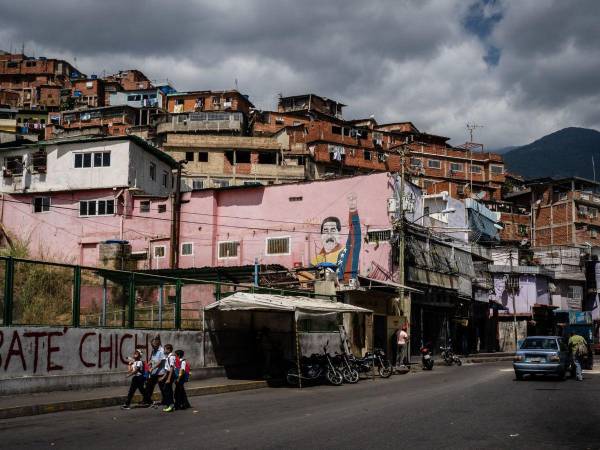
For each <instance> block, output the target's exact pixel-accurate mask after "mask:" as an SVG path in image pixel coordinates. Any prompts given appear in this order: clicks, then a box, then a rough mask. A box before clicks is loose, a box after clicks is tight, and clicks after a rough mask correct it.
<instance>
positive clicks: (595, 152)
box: [503, 127, 600, 179]
mask: <svg viewBox="0 0 600 450" xmlns="http://www.w3.org/2000/svg"><path fill="white" fill-rule="evenodd" d="M503 157H504V163H505V165H506V169H507V170H508V171H509V172H510V173H514V174H517V175H521V176H523V177H525V178H526V179H530V178H540V177H561V178H562V177H571V176H579V177H583V178H589V179H593V178H594V176H595V173H594V164H592V158H593V159H594V163H595V165H597V166H598V170H597V171H596V172H598V175H600V132H599V131H597V130H594V129H591V128H581V127H567V128H563V129H562V130H558V131H555V132H554V133H550V134H548V135H546V136H543V137H541V138H539V139H537V140H535V141H533V142H531V143H530V144H527V145H523V146H521V147H517V148H515V149H512V150H510V151H508V152H506V153H504V154H503Z"/></svg>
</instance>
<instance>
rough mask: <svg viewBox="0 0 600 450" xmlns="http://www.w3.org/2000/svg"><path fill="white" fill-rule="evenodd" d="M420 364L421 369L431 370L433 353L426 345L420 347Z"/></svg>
mask: <svg viewBox="0 0 600 450" xmlns="http://www.w3.org/2000/svg"><path fill="white" fill-rule="evenodd" d="M420 352H421V364H422V365H423V370H433V354H432V353H431V350H429V348H428V347H425V346H423V347H421V349H420Z"/></svg>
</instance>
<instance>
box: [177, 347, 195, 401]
mask: <svg viewBox="0 0 600 450" xmlns="http://www.w3.org/2000/svg"><path fill="white" fill-rule="evenodd" d="M183 355H184V353H183V350H176V351H175V356H176V357H177V359H176V360H175V409H187V408H191V405H190V402H189V401H188V398H187V394H186V393H185V383H186V382H187V381H188V380H189V377H190V366H189V364H188V362H187V361H186V360H185V358H184V357H183Z"/></svg>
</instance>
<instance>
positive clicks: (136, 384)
mask: <svg viewBox="0 0 600 450" xmlns="http://www.w3.org/2000/svg"><path fill="white" fill-rule="evenodd" d="M127 376H128V377H131V385H130V386H129V392H128V393H127V400H126V401H125V403H124V404H123V405H121V409H131V399H132V398H133V395H134V394H135V391H136V390H139V391H140V394H142V396H143V395H144V393H145V390H144V382H145V381H146V373H145V368H144V363H143V362H142V352H141V351H139V350H136V351H135V352H134V353H133V357H132V358H131V361H130V362H129V368H128V370H127Z"/></svg>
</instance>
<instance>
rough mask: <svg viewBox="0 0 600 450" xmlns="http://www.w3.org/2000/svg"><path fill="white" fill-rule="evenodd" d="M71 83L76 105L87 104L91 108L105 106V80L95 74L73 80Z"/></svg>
mask: <svg viewBox="0 0 600 450" xmlns="http://www.w3.org/2000/svg"><path fill="white" fill-rule="evenodd" d="M71 85H72V88H71V89H72V92H71V96H72V98H73V99H74V106H87V107H90V108H97V107H99V106H105V98H106V94H105V92H104V81H103V80H101V79H99V78H97V77H96V76H95V75H92V77H91V78H85V79H79V80H73V81H72V83H71Z"/></svg>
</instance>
